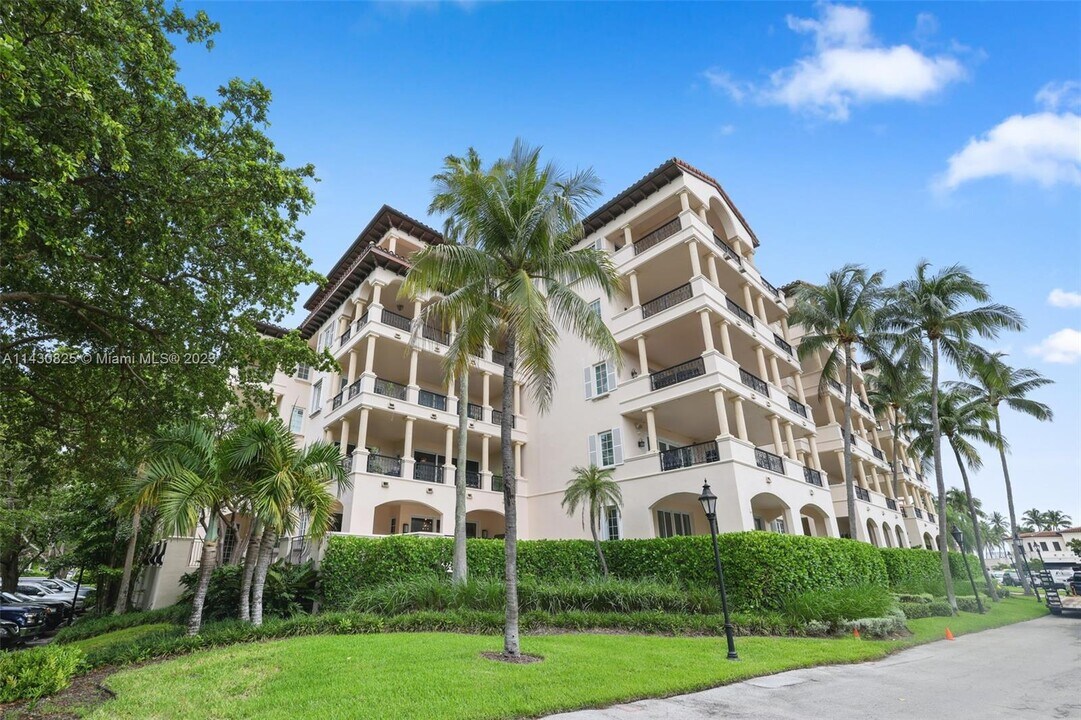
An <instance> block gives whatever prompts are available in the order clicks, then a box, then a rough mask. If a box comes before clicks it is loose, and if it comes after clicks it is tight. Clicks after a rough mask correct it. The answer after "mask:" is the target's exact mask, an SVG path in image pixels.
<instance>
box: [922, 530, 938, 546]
mask: <svg viewBox="0 0 1081 720" xmlns="http://www.w3.org/2000/svg"><path fill="white" fill-rule="evenodd" d="M923 546H924V547H925V548H927V549H928V550H934V549H935V543H934V541H932V540H931V533H924V534H923Z"/></svg>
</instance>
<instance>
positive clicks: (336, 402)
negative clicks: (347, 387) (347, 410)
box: [330, 390, 345, 410]
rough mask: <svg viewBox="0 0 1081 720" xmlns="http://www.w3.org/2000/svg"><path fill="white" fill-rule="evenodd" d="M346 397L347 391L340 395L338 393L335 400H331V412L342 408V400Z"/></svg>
mask: <svg viewBox="0 0 1081 720" xmlns="http://www.w3.org/2000/svg"><path fill="white" fill-rule="evenodd" d="M344 396H345V391H344V390H342V391H341V392H340V393H338V394H337V395H335V396H334V397H333V398H331V400H330V409H331V410H337V409H338V408H340V407H341V406H342V399H343V398H344Z"/></svg>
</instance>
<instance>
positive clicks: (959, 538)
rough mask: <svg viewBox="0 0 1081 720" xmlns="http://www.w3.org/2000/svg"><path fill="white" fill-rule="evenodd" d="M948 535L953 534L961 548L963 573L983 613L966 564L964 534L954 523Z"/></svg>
mask: <svg viewBox="0 0 1081 720" xmlns="http://www.w3.org/2000/svg"><path fill="white" fill-rule="evenodd" d="M950 535H953V541H954V542H955V543H957V547H959V548H961V562H963V563H964V564H965V573H966V574H967V575H968V582H969V584H970V585H972V594H973V595H975V596H976V609H977V610H979V611H980V614H981V615H982V614H983V603H982V602H980V593H979V592H977V590H976V581H975V580H973V579H972V568H970V567H969V566H968V558H966V557H965V536H964V535H962V534H961V528H959V527H957V526H956V525H954V526H953V528H952V529H951V530H950Z"/></svg>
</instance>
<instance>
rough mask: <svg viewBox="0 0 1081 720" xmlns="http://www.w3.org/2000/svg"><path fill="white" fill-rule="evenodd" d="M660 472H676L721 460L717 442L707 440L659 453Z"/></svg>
mask: <svg viewBox="0 0 1081 720" xmlns="http://www.w3.org/2000/svg"><path fill="white" fill-rule="evenodd" d="M660 458H661V470H678V469H679V468H685V467H691V466H692V465H704V464H705V463H711V462H717V461H719V460H720V459H721V455H720V452H719V451H718V450H717V441H716V440H709V441H707V442H703V443H697V444H695V445H685V446H683V447H678V448H670V449H668V450H665V451H663V452H661V454H660Z"/></svg>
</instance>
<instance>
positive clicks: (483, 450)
mask: <svg viewBox="0 0 1081 720" xmlns="http://www.w3.org/2000/svg"><path fill="white" fill-rule="evenodd" d="M490 439H491V436H490V435H481V436H480V471H481V472H482V473H486V472H488V441H489V440H490Z"/></svg>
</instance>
